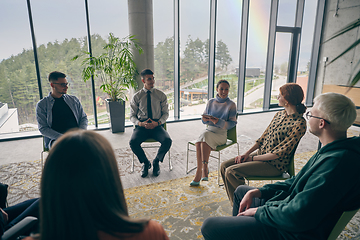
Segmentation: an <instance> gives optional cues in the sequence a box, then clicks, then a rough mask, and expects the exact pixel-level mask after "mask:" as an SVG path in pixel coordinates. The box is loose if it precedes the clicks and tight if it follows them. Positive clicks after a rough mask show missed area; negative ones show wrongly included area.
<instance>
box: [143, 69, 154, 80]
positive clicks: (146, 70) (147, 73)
mask: <svg viewBox="0 0 360 240" xmlns="http://www.w3.org/2000/svg"><path fill="white" fill-rule="evenodd" d="M145 75H154V72H153V71H151V69H149V68H146V69H144V70H142V71H141V73H140V76H141V78H144V77H145Z"/></svg>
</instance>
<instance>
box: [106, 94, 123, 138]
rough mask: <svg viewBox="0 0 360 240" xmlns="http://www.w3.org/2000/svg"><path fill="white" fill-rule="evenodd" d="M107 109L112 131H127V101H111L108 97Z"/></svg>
mask: <svg viewBox="0 0 360 240" xmlns="http://www.w3.org/2000/svg"><path fill="white" fill-rule="evenodd" d="M106 110H107V112H108V113H109V117H110V128H111V132H112V133H117V132H124V131H125V101H122V100H118V101H111V100H110V99H106Z"/></svg>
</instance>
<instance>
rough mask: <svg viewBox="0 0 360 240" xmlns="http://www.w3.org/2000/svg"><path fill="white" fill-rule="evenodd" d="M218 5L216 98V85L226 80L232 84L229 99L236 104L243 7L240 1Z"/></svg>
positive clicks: (225, 0) (230, 1) (231, 0)
mask: <svg viewBox="0 0 360 240" xmlns="http://www.w3.org/2000/svg"><path fill="white" fill-rule="evenodd" d="M217 3H218V6H217V7H218V8H217V9H218V11H217V22H216V23H217V26H216V50H215V87H214V90H215V92H214V96H216V83H217V82H218V81H219V80H221V79H225V80H227V81H229V83H230V91H229V97H230V99H232V100H233V101H234V102H236V101H237V91H238V83H237V82H238V75H237V70H238V68H239V52H240V24H241V11H242V6H241V1H240V0H237V1H234V0H224V1H218V2H217Z"/></svg>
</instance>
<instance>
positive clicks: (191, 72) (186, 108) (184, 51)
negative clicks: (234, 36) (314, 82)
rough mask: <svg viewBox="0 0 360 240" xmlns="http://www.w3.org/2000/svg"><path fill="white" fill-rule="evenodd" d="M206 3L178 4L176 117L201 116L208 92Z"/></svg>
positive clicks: (201, 0)
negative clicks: (178, 90)
mask: <svg viewBox="0 0 360 240" xmlns="http://www.w3.org/2000/svg"><path fill="white" fill-rule="evenodd" d="M209 21H210V3H209V1H208V0H197V1H193V0H182V1H181V2H180V52H181V53H180V105H181V106H180V107H181V108H180V112H181V113H180V116H181V118H187V117H189V116H191V115H199V114H202V113H203V111H204V109H205V104H206V101H207V92H208V61H209V58H208V56H209V26H210V24H209Z"/></svg>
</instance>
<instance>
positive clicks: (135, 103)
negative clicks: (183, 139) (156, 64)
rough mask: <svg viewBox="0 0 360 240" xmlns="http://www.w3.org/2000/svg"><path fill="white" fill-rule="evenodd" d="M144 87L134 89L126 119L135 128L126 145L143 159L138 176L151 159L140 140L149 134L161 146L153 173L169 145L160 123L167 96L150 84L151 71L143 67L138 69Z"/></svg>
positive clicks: (152, 80)
mask: <svg viewBox="0 0 360 240" xmlns="http://www.w3.org/2000/svg"><path fill="white" fill-rule="evenodd" d="M140 76H141V81H142V82H143V83H144V87H143V88H142V89H141V90H139V91H138V92H136V93H135V94H134V96H133V98H132V100H131V102H130V107H131V111H130V121H131V122H132V123H133V124H134V126H135V128H134V131H133V134H132V136H131V139H130V142H129V144H130V147H131V150H132V151H133V152H134V154H135V155H136V156H137V157H138V159H139V161H140V163H143V164H144V165H143V166H142V171H141V177H143V178H144V177H146V176H147V175H148V171H149V169H150V168H151V163H150V161H149V160H148V158H147V157H146V155H145V152H144V150H143V149H142V147H141V143H143V142H145V141H146V140H147V139H149V138H153V139H155V140H156V141H158V142H160V144H161V146H160V148H159V150H158V152H157V155H156V157H155V159H154V160H153V175H154V176H155V177H156V176H159V174H160V166H159V162H163V160H164V156H165V154H166V153H167V152H168V151H169V149H170V147H171V143H172V140H171V138H170V136H169V134H168V133H167V131H166V130H165V129H164V128H163V127H162V125H163V124H164V123H165V122H166V119H167V118H168V117H169V109H168V103H167V97H166V95H165V93H163V92H162V91H160V90H159V89H157V88H154V84H155V78H154V72H153V71H151V70H150V69H144V70H142V71H141V73H140Z"/></svg>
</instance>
